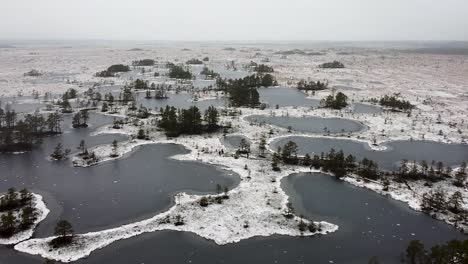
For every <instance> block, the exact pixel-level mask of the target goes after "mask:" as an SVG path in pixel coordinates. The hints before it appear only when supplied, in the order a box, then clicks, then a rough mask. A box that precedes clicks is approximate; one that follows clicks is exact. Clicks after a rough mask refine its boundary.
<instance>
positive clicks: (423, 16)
mask: <svg viewBox="0 0 468 264" xmlns="http://www.w3.org/2000/svg"><path fill="white" fill-rule="evenodd" d="M18 38H21V39H113V40H133V39H135V40H194V41H197V40H226V41H229V40H242V41H245V40H251V41H252V40H253V41H255V40H377V41H382V40H468V0H287V1H282V0H281V1H280V0H230V1H226V0H166V1H161V0H1V4H0V39H18Z"/></svg>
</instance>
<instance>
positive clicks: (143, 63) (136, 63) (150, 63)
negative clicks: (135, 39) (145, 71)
mask: <svg viewBox="0 0 468 264" xmlns="http://www.w3.org/2000/svg"><path fill="white" fill-rule="evenodd" d="M154 63H155V61H154V60H152V59H144V60H136V61H132V65H133V66H153V65H154Z"/></svg>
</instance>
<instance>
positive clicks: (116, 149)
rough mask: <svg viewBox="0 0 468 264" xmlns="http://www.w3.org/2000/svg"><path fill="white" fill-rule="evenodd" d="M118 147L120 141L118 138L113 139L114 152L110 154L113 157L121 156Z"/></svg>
mask: <svg viewBox="0 0 468 264" xmlns="http://www.w3.org/2000/svg"><path fill="white" fill-rule="evenodd" d="M118 148H119V145H118V142H117V140H115V139H114V141H112V153H111V155H110V156H111V157H112V158H115V157H118V156H119V151H118Z"/></svg>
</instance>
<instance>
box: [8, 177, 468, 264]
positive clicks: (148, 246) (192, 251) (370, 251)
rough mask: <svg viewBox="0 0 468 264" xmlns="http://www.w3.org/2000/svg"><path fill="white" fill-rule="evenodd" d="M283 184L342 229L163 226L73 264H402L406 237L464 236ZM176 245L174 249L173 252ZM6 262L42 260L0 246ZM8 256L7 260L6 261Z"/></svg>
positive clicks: (327, 181) (343, 192) (309, 183)
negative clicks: (256, 231)
mask: <svg viewBox="0 0 468 264" xmlns="http://www.w3.org/2000/svg"><path fill="white" fill-rule="evenodd" d="M281 186H282V188H283V189H284V190H285V191H286V192H287V193H288V194H289V195H290V201H291V202H292V203H293V206H294V208H295V210H296V212H297V213H298V214H303V215H304V216H305V217H308V218H311V219H318V220H325V221H329V222H333V223H337V224H338V225H339V226H340V229H339V232H335V233H332V234H328V235H326V236H318V237H304V238H301V237H296V238H294V237H284V236H272V237H266V238H252V239H249V240H244V241H241V242H239V243H235V244H228V245H224V246H218V245H216V244H215V243H213V242H212V241H207V240H204V239H203V238H200V237H198V236H196V235H194V234H192V233H185V232H176V231H160V232H155V233H149V234H143V235H140V236H138V237H134V238H130V239H127V240H123V241H118V242H116V243H114V244H111V245H110V246H108V247H105V248H104V249H101V250H98V251H96V252H95V253H93V254H92V255H91V256H89V257H87V258H85V259H82V260H78V261H77V262H76V263H80V264H81V263H83V264H84V263H93V264H94V263H96V264H98V263H115V264H126V263H133V262H134V261H136V262H138V263H152V261H154V259H158V261H161V262H164V263H187V262H190V263H200V264H203V263H211V262H213V263H232V264H237V263H275V262H277V263H329V261H333V262H334V263H351V264H362V263H367V261H368V260H369V258H370V257H372V256H379V260H381V261H382V262H384V263H399V260H400V257H401V253H402V252H404V250H405V249H406V245H407V243H408V242H409V241H410V240H413V239H419V240H421V241H423V242H424V243H425V244H426V245H428V246H430V245H435V244H437V243H443V242H447V241H449V240H452V239H465V238H467V236H465V235H463V234H461V233H460V232H459V231H457V230H456V229H455V228H453V227H452V226H449V225H446V224H445V223H443V222H441V221H438V220H435V219H432V218H431V217H429V216H427V215H425V214H423V213H420V212H415V211H413V210H411V209H409V208H408V207H407V206H406V205H405V204H403V203H401V202H397V201H394V200H392V199H390V198H387V197H385V196H381V195H379V194H376V193H374V192H372V191H368V190H365V189H362V188H359V187H355V186H352V185H349V184H347V183H344V182H342V181H337V180H336V179H334V178H333V177H330V176H329V175H324V174H319V173H318V174H310V173H304V174H293V175H290V176H289V177H287V178H285V179H284V180H283V181H282V184H281ZM174 250H176V251H177V252H178V253H177V254H174V253H173V252H174ZM0 253H1V256H0V260H2V261H4V262H5V263H24V264H29V263H31V264H32V263H34V264H35V263H41V262H40V259H39V258H37V257H34V256H30V255H24V254H20V253H17V252H13V251H11V250H8V249H6V248H3V247H0ZM9 261H12V262H9Z"/></svg>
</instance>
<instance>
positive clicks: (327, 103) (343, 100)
mask: <svg viewBox="0 0 468 264" xmlns="http://www.w3.org/2000/svg"><path fill="white" fill-rule="evenodd" d="M320 105H321V106H322V107H326V108H332V109H337V110H339V109H342V108H345V107H346V106H348V96H346V95H345V94H344V93H342V92H338V93H337V94H336V95H335V96H333V95H329V96H327V97H326V98H325V99H322V100H321V101H320Z"/></svg>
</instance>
